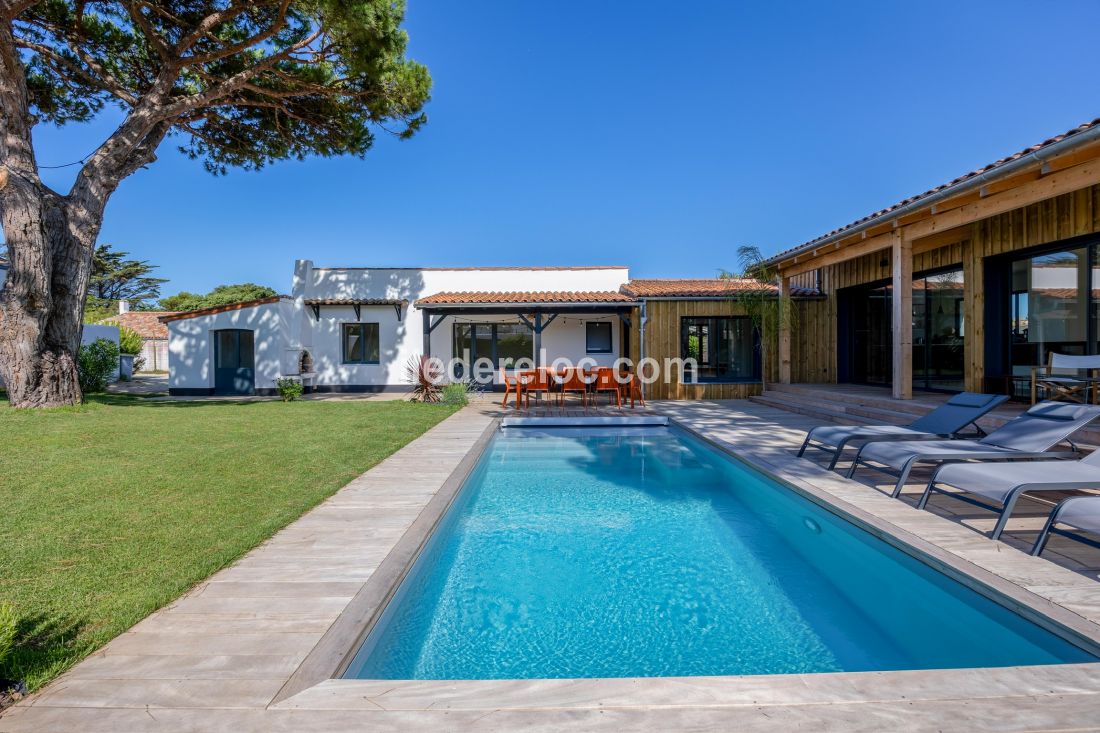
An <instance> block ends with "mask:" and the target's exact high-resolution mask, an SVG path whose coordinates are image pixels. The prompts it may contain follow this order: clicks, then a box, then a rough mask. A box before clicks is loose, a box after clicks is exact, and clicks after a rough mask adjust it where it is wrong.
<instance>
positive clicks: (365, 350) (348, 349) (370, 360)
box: [341, 323, 380, 364]
mask: <svg viewBox="0 0 1100 733" xmlns="http://www.w3.org/2000/svg"><path fill="white" fill-rule="evenodd" d="M342 336H343V338H342V339H341V340H342V342H343V358H344V363H345V364H378V363H379V352H380V348H379V343H378V324H377V323H345V324H343V328H342Z"/></svg>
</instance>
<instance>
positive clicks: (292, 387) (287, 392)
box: [275, 377, 302, 402]
mask: <svg viewBox="0 0 1100 733" xmlns="http://www.w3.org/2000/svg"><path fill="white" fill-rule="evenodd" d="M275 389H276V391H278V393H279V396H280V397H282V398H283V402H293V401H294V400H296V399H298V398H299V397H301V396H302V381H301V380H300V379H295V378H294V377H279V378H278V379H276V380H275Z"/></svg>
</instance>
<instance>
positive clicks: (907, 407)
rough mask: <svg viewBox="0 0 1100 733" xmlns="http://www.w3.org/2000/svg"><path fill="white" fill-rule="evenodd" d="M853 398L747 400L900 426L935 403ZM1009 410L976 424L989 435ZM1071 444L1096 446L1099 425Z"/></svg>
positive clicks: (797, 390)
mask: <svg viewBox="0 0 1100 733" xmlns="http://www.w3.org/2000/svg"><path fill="white" fill-rule="evenodd" d="M792 387H793V389H792ZM855 397H856V395H854V394H851V393H847V392H844V391H841V390H828V389H816V388H806V387H802V386H800V385H774V386H773V385H768V388H767V391H766V392H764V394H762V395H757V396H755V397H750V398H749V399H750V401H752V402H756V403H757V404H761V405H767V406H769V407H774V408H777V409H780V410H786V411H787V412H792V413H795V414H799V415H806V416H807V417H814V418H817V419H819V420H824V421H828V422H834V423H837V424H841V425H861V424H862V425H873V424H893V425H904V424H907V423H910V422H912V421H913V420H914V419H915V418H916V417H919V416H921V415H924V414H927V413H928V412H931V411H932V410H933V409H935V408H936V406H937V404H938V403H934V402H928V403H922V402H919V401H917V400H913V401H908V400H906V401H901V400H889V399H879V398H874V397H872V398H871V399H855ZM1013 408H1015V409H1013ZM1013 408H1009V409H1004V408H999V409H998V410H997V411H994V412H993V413H991V414H989V415H986V416H985V417H983V418H982V419H981V420H979V421H978V424H979V425H981V427H982V429H983V430H985V431H986V432H992V431H993V430H996V429H997V428H999V427H1000V426H1002V425H1004V424H1005V423H1006V422H1008V421H1009V420H1011V419H1012V418H1014V417H1016V416H1017V415H1019V414H1020V407H1019V406H1013ZM1074 442H1075V443H1078V444H1079V445H1081V446H1082V447H1090V448H1091V447H1092V446H1100V424H1094V425H1093V426H1091V427H1088V428H1086V429H1084V430H1082V431H1081V432H1079V433H1078V434H1077V435H1076V437H1075V439H1074Z"/></svg>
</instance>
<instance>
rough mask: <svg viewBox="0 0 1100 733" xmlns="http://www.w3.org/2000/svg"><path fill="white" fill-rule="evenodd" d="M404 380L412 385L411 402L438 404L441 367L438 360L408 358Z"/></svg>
mask: <svg viewBox="0 0 1100 733" xmlns="http://www.w3.org/2000/svg"><path fill="white" fill-rule="evenodd" d="M405 379H406V380H407V381H408V382H409V384H411V385H412V394H411V395H409V399H410V400H412V401H413V402H439V400H440V399H441V394H440V393H441V389H440V382H442V381H443V367H442V365H441V364H440V363H439V360H438V359H432V358H430V357H427V356H410V357H409V360H408V361H407V362H406V363H405Z"/></svg>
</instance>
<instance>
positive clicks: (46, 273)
mask: <svg viewBox="0 0 1100 733" xmlns="http://www.w3.org/2000/svg"><path fill="white" fill-rule="evenodd" d="M0 199H2V206H0V220H2V224H3V229H4V234H5V237H6V239H7V245H8V255H9V258H10V260H11V263H10V269H9V270H8V275H7V280H6V281H5V283H4V287H3V289H2V290H0V377H3V380H4V384H5V386H6V388H7V391H8V400H9V402H10V403H11V405H12V406H13V407H55V406H61V405H74V404H78V403H79V402H80V401H81V399H82V396H81V392H80V385H79V382H78V379H77V371H76V359H77V353H78V350H79V348H80V334H81V329H82V324H81V322H82V320H83V315H84V305H83V304H84V298H83V293H84V292H85V290H86V288H87V285H88V277H89V273H90V270H91V259H92V243H94V242H95V238H96V236H97V235H98V233H99V223H100V222H102V216H101V214H94V213H93V214H92V215H91V216H88V215H87V214H88V212H86V211H81V212H80V214H81V216H79V217H73V211H72V208H73V203H72V202H71V201H68V200H66V199H64V198H62V197H60V196H58V195H57V194H55V193H54V192H52V191H50V190H49V189H48V188H46V187H45V186H42V185H35V184H34V183H32V182H30V181H26V180H19V179H12V180H9V182H8V185H7V186H5V187H4V189H3V190H2V191H0ZM74 218H77V219H78V220H79V221H81V222H82V226H80V227H79V228H78V227H73V226H72V224H71V223H72V220H73V219H74Z"/></svg>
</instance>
